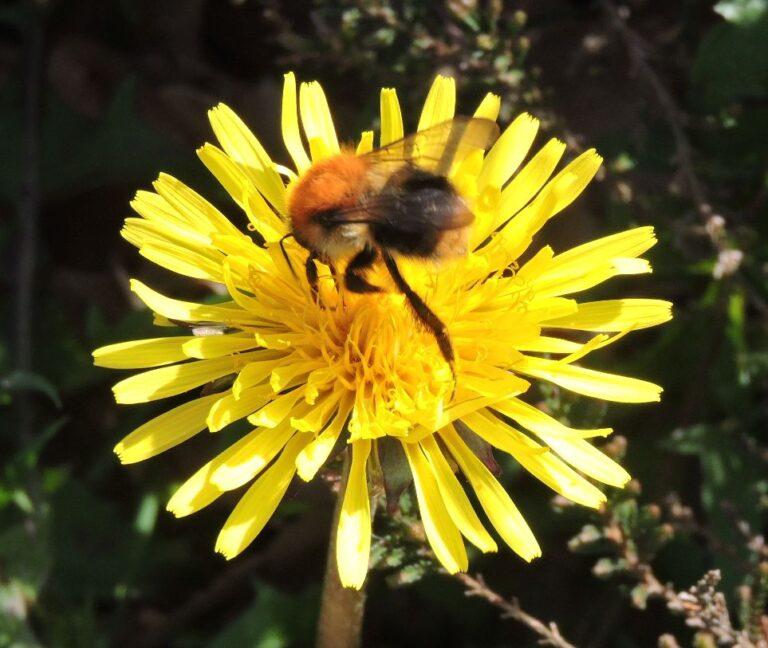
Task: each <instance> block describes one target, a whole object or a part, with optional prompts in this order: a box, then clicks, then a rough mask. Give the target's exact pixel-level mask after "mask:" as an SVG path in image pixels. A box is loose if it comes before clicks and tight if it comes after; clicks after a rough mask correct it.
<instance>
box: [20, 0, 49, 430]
mask: <svg viewBox="0 0 768 648" xmlns="http://www.w3.org/2000/svg"><path fill="white" fill-rule="evenodd" d="M30 4H31V5H32V7H31V15H30V19H29V24H28V26H27V36H26V46H25V50H26V51H25V77H26V84H25V91H24V92H25V94H24V139H23V147H24V148H23V161H22V169H23V171H22V186H21V194H20V196H19V202H18V208H17V212H16V217H17V220H18V224H17V226H18V237H19V238H18V241H19V242H18V264H17V270H16V283H17V291H16V305H15V320H16V330H15V336H14V337H15V342H16V344H15V346H16V358H15V359H16V368H17V369H18V370H19V371H23V372H29V371H32V369H33V356H32V349H33V341H32V322H33V319H34V287H35V286H34V283H35V266H36V257H37V237H38V233H37V222H38V220H39V217H40V202H41V198H40V195H41V186H40V122H41V120H42V103H43V79H44V74H43V70H44V65H45V56H44V35H45V6H44V5H40V4H38V3H36V2H32V3H30ZM18 412H19V427H18V429H19V434H20V436H21V438H22V439H29V438H30V437H31V436H32V434H33V429H32V426H33V411H32V404H31V402H30V399H29V396H28V395H27V394H26V393H24V392H23V391H22V392H21V393H20V394H19V397H18Z"/></svg>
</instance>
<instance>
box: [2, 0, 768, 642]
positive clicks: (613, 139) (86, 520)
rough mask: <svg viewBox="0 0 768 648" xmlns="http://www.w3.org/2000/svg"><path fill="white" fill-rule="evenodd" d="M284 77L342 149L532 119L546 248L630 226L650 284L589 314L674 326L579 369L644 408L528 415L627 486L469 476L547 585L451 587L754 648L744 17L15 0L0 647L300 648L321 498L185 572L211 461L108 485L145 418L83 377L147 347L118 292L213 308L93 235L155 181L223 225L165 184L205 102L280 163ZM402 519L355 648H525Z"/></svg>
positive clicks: (747, 32) (288, 506)
mask: <svg viewBox="0 0 768 648" xmlns="http://www.w3.org/2000/svg"><path fill="white" fill-rule="evenodd" d="M287 70H294V71H296V72H297V74H298V76H299V77H300V78H301V79H304V80H308V79H313V78H317V79H319V80H321V81H322V83H323V84H324V86H325V88H326V91H327V93H328V95H329V97H330V101H331V104H332V106H333V107H334V110H335V113H336V115H337V117H338V121H337V123H338V124H341V125H342V133H341V135H342V137H344V138H348V139H352V138H354V137H355V136H356V134H357V133H359V131H361V130H363V129H367V128H371V127H373V126H376V119H377V117H376V111H377V108H378V89H379V87H381V86H394V87H396V88H397V89H398V92H399V95H400V98H401V101H402V103H403V105H404V114H406V115H407V116H408V117H407V120H408V123H409V125H410V126H411V127H412V126H414V125H415V116H416V115H417V112H416V111H417V109H418V106H419V103H420V101H421V100H422V98H423V95H424V93H425V91H426V88H427V85H428V83H429V82H430V80H431V78H432V77H433V76H434V75H435V74H436V73H438V72H440V73H444V74H451V75H454V76H456V78H457V80H458V82H459V84H458V85H459V88H460V93H461V97H460V98H461V105H462V106H464V111H469V110H471V107H472V106H473V105H474V102H476V101H477V100H478V99H479V98H480V97H481V96H482V95H483V94H484V93H485V92H487V91H489V90H491V91H494V92H497V93H499V94H500V95H501V97H502V101H503V112H502V116H503V119H504V120H508V119H509V118H510V117H512V116H513V115H514V114H516V113H518V112H520V111H522V110H528V111H531V112H533V113H534V114H535V115H537V116H538V117H539V118H541V119H542V122H543V127H544V132H545V135H546V136H557V137H561V138H564V139H565V140H566V141H567V143H568V145H569V149H570V154H571V156H573V155H575V154H576V153H577V152H578V151H579V150H581V149H582V148H586V147H589V146H596V147H597V148H598V149H599V150H600V152H601V153H602V154H603V155H604V156H605V158H606V164H605V167H604V170H603V171H602V172H601V174H600V176H599V178H598V181H597V182H595V183H594V184H593V185H592V186H591V188H590V189H589V190H588V191H587V192H585V195H584V196H583V197H582V198H581V199H580V200H579V201H578V203H577V204H576V205H575V206H574V207H573V208H572V209H570V210H569V213H568V214H566V215H564V216H562V217H561V218H560V219H558V220H557V221H556V222H555V223H553V224H552V226H550V227H549V229H548V230H547V231H546V232H545V233H544V236H545V237H546V238H547V240H548V241H551V243H552V245H553V246H554V247H555V248H556V249H564V248H566V247H568V246H570V245H572V244H576V243H580V242H583V241H585V240H587V239H589V238H590V237H593V236H600V235H605V234H608V233H611V232H615V231H618V230H621V229H623V228H626V227H630V226H633V225H637V224H652V225H655V226H656V228H657V231H658V233H659V238H660V244H659V245H658V246H657V248H655V249H654V250H652V251H651V259H652V261H653V263H654V266H655V273H654V275H652V276H650V277H644V278H643V277H641V278H639V279H638V278H637V277H634V278H631V280H627V281H624V280H621V281H614V282H613V283H611V284H610V285H608V286H606V287H605V288H602V289H601V290H599V291H596V292H594V293H593V296H595V297H597V296H600V297H607V296H612V295H622V296H628V295H629V296H649V297H660V298H664V299H670V300H672V301H674V302H675V304H676V317H675V319H674V321H673V322H671V323H670V324H667V325H666V326H664V327H663V328H661V329H658V330H649V331H642V332H639V333H637V334H635V335H633V336H630V338H628V339H627V340H626V341H624V342H622V344H621V345H617V347H616V348H615V349H614V347H612V348H611V349H612V350H610V351H607V352H603V354H602V358H601V362H602V363H604V364H603V366H604V367H605V368H612V369H614V370H618V371H621V372H623V373H627V374H632V375H639V376H643V377H646V378H648V379H651V380H653V381H654V382H658V383H660V384H662V385H663V386H664V387H665V394H664V399H663V402H662V404H661V405H660V406H655V405H653V406H616V407H614V406H611V407H608V408H606V407H604V406H602V405H597V404H595V403H590V402H586V401H585V399H572V398H571V397H569V396H568V395H567V394H564V393H561V392H560V391H559V390H556V389H554V390H546V391H545V390H540V391H537V392H534V393H532V394H531V398H532V400H533V402H535V403H537V404H538V405H539V406H540V407H544V408H547V409H548V410H550V411H552V412H554V413H556V414H557V415H558V416H560V417H562V418H563V419H564V420H569V421H571V422H572V423H574V424H576V425H578V426H580V427H588V426H593V425H594V426H597V424H598V423H599V424H600V425H611V426H613V427H614V428H615V429H616V430H617V433H618V434H619V435H620V436H617V437H616V438H614V439H611V440H608V441H607V446H606V447H607V449H608V451H609V452H611V453H612V454H614V455H615V456H617V457H623V459H622V461H623V462H624V464H625V465H626V466H627V467H628V468H629V469H630V471H631V472H632V473H633V475H634V476H635V477H636V480H635V481H634V482H632V484H631V485H630V487H629V488H628V489H627V490H626V491H624V492H621V493H617V492H611V493H610V505H609V506H608V507H607V508H606V509H605V510H604V511H602V512H601V513H599V514H595V513H591V512H589V511H586V510H583V509H581V508H579V507H573V506H567V505H566V504H565V503H564V502H562V501H560V500H558V499H557V498H553V497H552V494H551V493H549V492H548V491H547V490H546V489H545V488H544V487H543V486H542V485H541V484H539V483H537V482H536V481H535V480H534V479H533V478H532V477H531V476H530V475H528V474H527V473H526V472H525V471H522V470H519V469H518V468H517V467H516V466H515V465H514V463H513V462H512V461H507V460H505V459H504V458H502V457H497V459H498V460H499V461H500V462H501V465H502V468H503V471H504V473H503V475H504V477H503V478H504V480H505V482H506V484H507V485H508V487H509V490H510V492H511V493H512V494H513V497H514V498H515V500H516V501H517V503H518V505H519V507H520V508H521V509H522V511H523V512H524V513H525V514H526V516H527V518H528V519H529V521H530V522H531V524H532V526H533V528H534V530H535V531H536V533H537V535H538V537H539V539H540V541H541V543H542V546H543V549H544V557H543V558H542V559H540V560H538V561H536V562H535V563H534V564H532V565H531V566H526V565H524V564H522V562H521V561H519V560H518V559H517V558H515V557H514V556H512V555H511V554H510V553H509V552H508V551H501V552H500V553H499V554H497V555H491V556H476V557H475V558H474V560H473V562H472V569H473V572H479V573H483V574H485V575H486V577H487V578H486V580H487V584H488V586H489V587H491V588H493V590H495V591H496V592H499V593H501V594H502V595H503V596H504V597H509V596H515V597H517V598H518V599H519V601H520V604H521V605H522V606H523V608H524V609H525V610H527V611H528V612H529V613H531V614H533V615H535V616H537V617H540V618H541V619H543V620H544V621H551V620H553V621H556V623H557V624H558V626H559V628H560V631H561V632H562V634H563V636H565V637H567V638H568V640H569V641H571V642H572V643H573V644H574V645H577V646H590V647H600V646H621V647H633V646H653V645H657V643H658V645H661V646H668V647H673V646H675V645H690V644H691V643H695V644H696V645H697V646H714V645H716V644H717V642H720V644H721V645H735V644H737V643H738V645H742V646H749V645H754V646H759V645H765V643H763V644H761V643H760V642H761V641H763V642H765V641H766V637H767V636H768V634H767V633H768V621H767V620H766V617H765V603H766V598H767V597H768V570H767V569H766V566H767V564H768V562H767V561H768V557H767V555H766V550H765V547H764V544H763V536H762V534H763V533H764V531H765V522H766V505H767V504H768V471H766V468H767V467H768V438H766V437H767V435H766V422H767V421H768V398H767V397H766V394H767V391H766V387H767V386H768V346H767V345H766V341H767V340H768V331H767V330H766V322H767V320H768V237H766V233H767V232H766V230H767V229H768V213H767V212H768V207H767V201H768V1H767V0H720V1H719V2H716V3H713V2H708V1H703V0H671V1H669V2H660V1H656V0H627V1H625V2H622V3H621V4H618V3H617V4H612V3H611V2H609V1H604V0H599V1H594V2H587V1H577V0H537V1H535V2H534V1H533V0H527V1H520V2H511V1H510V2H502V0H442V1H440V2H421V1H420V0H398V1H396V2H386V1H384V0H312V1H311V2H308V1H303V0H285V1H280V0H264V1H259V0H238V1H234V0H155V1H153V2H150V1H148V0H102V1H100V2H97V1H95V0H58V1H55V0H37V1H36V2H31V1H30V2H25V1H19V0H17V1H6V2H5V3H3V4H2V5H1V6H0V141H2V143H3V145H2V147H0V217H1V219H0V245H2V248H3V249H2V264H3V274H2V284H3V289H4V293H5V297H4V298H3V300H2V303H1V304H0V309H1V314H2V322H3V333H4V336H3V339H2V342H0V426H1V432H0V444H2V456H3V463H4V466H3V467H2V469H1V470H0V646H14V647H19V648H20V647H33V646H56V647H64V648H66V647H84V646H85V647H88V646H139V647H145V648H148V647H151V646H180V647H185V646H210V647H211V648H213V647H217V648H219V647H222V648H223V647H228V646H258V647H260V648H267V647H270V648H272V647H279V646H304V645H310V644H311V643H312V637H313V626H314V623H315V619H316V615H317V607H318V595H319V588H320V579H321V576H322V573H323V563H324V559H325V547H326V543H327V534H328V524H329V520H330V516H331V509H332V496H331V495H330V492H329V488H328V487H327V485H326V484H324V483H322V482H318V483H315V484H312V485H302V486H298V485H297V486H295V487H294V488H293V489H292V491H290V492H291V495H290V497H289V498H288V499H287V500H286V502H284V504H283V505H282V506H281V507H280V509H279V511H278V514H277V515H276V517H275V518H274V520H273V521H272V523H270V525H269V527H268V529H267V530H266V531H265V532H264V533H263V535H262V536H261V538H260V539H259V541H258V542H257V543H256V544H255V545H254V546H253V548H252V549H251V550H249V552H247V554H246V555H245V556H244V557H242V558H239V559H238V560H236V561H234V562H232V563H226V562H225V561H224V560H223V559H222V558H221V557H220V556H217V555H215V554H214V553H213V551H212V545H213V541H214V538H215V536H216V533H217V530H218V527H219V525H220V524H221V523H222V522H223V520H224V519H225V517H226V515H227V513H228V510H229V507H230V506H231V505H232V500H231V498H230V499H228V498H226V497H222V498H221V500H222V501H219V502H217V503H216V504H215V505H213V506H211V507H209V508H208V509H206V510H205V511H203V512H201V513H199V514H198V515H195V516H193V517H192V518H189V519H184V520H179V521H176V520H172V519H171V517H170V516H169V515H168V514H167V513H165V512H164V504H165V502H166V500H167V498H168V496H169V493H170V492H172V488H173V486H174V485H176V484H178V483H180V481H181V480H183V479H184V478H186V476H188V475H189V474H191V473H192V472H193V471H194V470H195V469H196V468H197V467H198V466H199V465H200V464H201V463H202V462H204V461H205V460H207V458H208V457H210V456H212V455H213V454H215V452H216V450H217V449H218V447H219V446H221V445H222V444H226V443H229V442H230V441H231V439H232V438H233V436H232V434H230V435H223V434H222V435H217V436H216V437H215V438H214V437H211V436H209V435H201V436H200V437H199V438H197V439H195V440H193V441H191V442H188V443H186V444H184V445H183V446H181V447H179V448H177V449H175V450H173V451H172V452H170V453H168V454H167V455H163V457H162V458H158V459H155V460H151V461H149V462H147V463H145V464H139V465H135V466H130V467H121V466H120V465H119V464H118V462H117V460H116V458H115V457H114V455H113V454H112V451H111V448H112V446H113V445H114V444H115V443H116V442H117V441H118V440H119V439H120V438H121V437H122V436H123V435H125V434H126V433H128V432H129V431H130V430H131V429H133V428H134V427H136V426H137V425H138V424H139V423H140V422H142V421H144V420H146V419H147V418H148V417H150V416H151V415H152V413H153V412H155V411H156V410H158V411H159V409H160V408H165V407H166V405H165V404H161V405H160V406H159V407H158V406H157V405H147V406H144V407H131V408H118V407H116V406H115V405H114V403H113V402H112V399H111V393H110V389H109V387H110V384H111V382H112V381H114V380H116V378H115V376H114V375H112V374H111V373H109V372H106V371H102V370H99V369H96V368H94V367H92V366H91V361H90V350H91V349H93V348H94V347H96V346H98V345H101V344H105V343H109V342H112V341H119V340H125V339H131V338H139V337H144V336H149V335H151V330H152V327H151V316H150V315H149V314H148V313H146V312H145V311H143V310H142V309H141V308H140V306H139V304H138V303H137V302H136V301H135V300H134V299H133V298H132V297H131V296H130V294H129V292H128V290H127V278H128V277H129V276H138V277H141V278H143V279H145V280H147V281H149V282H150V283H151V284H152V285H154V286H158V287H159V288H161V289H165V290H166V291H167V292H168V293H170V294H174V295H178V296H179V297H187V298H192V297H201V296H204V295H206V294H209V293H210V286H207V285H203V284H202V283H199V284H194V283H191V282H190V281H189V280H186V279H185V280H183V281H180V280H179V279H178V278H176V277H174V276H169V275H168V274H166V273H164V272H162V271H161V270H158V269H157V268H154V267H152V266H151V265H150V264H149V263H147V262H145V261H143V260H142V259H141V258H140V257H139V256H138V255H137V254H136V253H135V252H134V251H133V249H131V248H130V247H129V246H128V245H127V244H126V243H124V242H123V241H122V240H121V239H120V237H119V235H118V231H119V228H120V224H121V220H122V219H123V218H124V217H125V216H126V215H128V202H129V200H130V199H131V197H132V194H133V192H134V191H135V190H136V189H137V188H146V187H148V186H149V184H150V182H151V181H152V180H153V179H154V177H155V176H156V174H157V173H158V172H159V171H160V170H164V171H167V172H170V173H173V174H176V175H177V176H178V177H180V178H181V179H183V180H184V181H186V182H187V183H189V184H191V185H192V186H194V187H196V188H197V189H198V190H201V191H202V192H203V193H205V194H206V195H208V196H210V197H212V198H213V199H215V200H217V201H218V203H219V204H221V205H222V206H223V207H224V208H225V209H226V210H227V211H228V213H230V214H231V215H232V217H233V219H237V218H238V217H239V215H238V214H237V213H236V210H235V209H234V208H233V205H231V204H228V203H226V201H225V198H224V196H223V194H222V192H221V190H220V189H218V188H217V187H216V185H215V183H214V182H213V181H212V180H211V178H209V177H207V176H206V174H205V173H204V170H203V169H202V165H200V164H198V163H197V160H196V158H195V155H194V148H195V147H197V146H199V145H200V144H201V143H202V142H204V141H207V140H210V139H211V137H212V134H211V133H210V132H209V130H208V126H207V123H206V110H207V109H208V108H209V107H211V106H212V105H214V104H215V103H216V102H217V101H220V100H223V101H226V102H228V103H229V104H230V105H232V106H233V107H234V108H235V109H236V110H237V111H238V112H239V113H240V114H241V115H242V116H243V117H244V118H245V119H246V121H247V122H249V123H250V125H251V126H252V128H253V129H254V131H255V132H256V133H257V134H258V136H259V137H260V138H262V140H263V141H264V142H265V143H266V145H267V146H268V148H269V149H270V150H271V151H273V152H275V155H276V156H277V157H278V159H280V161H283V159H282V158H285V157H286V154H285V152H284V150H283V147H282V145H281V143H280V141H279V119H278V109H279V105H280V87H281V80H282V73H283V72H284V71H287ZM35 91H37V94H36V92H35ZM35 169H39V174H37V173H36V171H35ZM542 238H543V237H542ZM233 434H234V433H233ZM406 499H407V496H406ZM410 514H411V509H410V508H409V504H408V502H407V501H404V506H403V511H402V513H401V514H400V516H399V517H398V518H396V519H394V520H389V521H387V520H381V521H380V522H379V523H378V525H377V539H376V546H375V548H374V558H375V560H376V561H377V570H376V572H374V573H373V574H372V576H371V577H370V579H369V580H370V585H369V587H370V597H369V604H368V608H367V612H366V618H365V629H364V644H365V645H366V646H417V645H419V646H421V645H438V644H440V645H452V646H453V645H455V646H480V645H482V646H528V645H530V646H533V645H535V644H536V636H535V635H534V634H533V633H532V632H531V631H530V630H529V629H528V628H525V627H524V626H523V625H520V624H516V623H514V622H513V621H510V620H507V619H504V618H502V617H501V616H500V614H499V610H497V609H494V607H492V606H490V605H488V604H487V602H485V601H482V600H480V599H479V598H477V597H470V598H466V597H465V596H464V590H465V587H467V583H461V582H459V581H457V580H452V579H449V578H448V577H447V576H445V575H444V574H440V573H438V572H437V571H436V570H435V569H434V567H433V566H432V563H431V561H430V558H429V556H428V555H427V554H426V553H425V552H424V550H423V545H422V543H421V542H419V537H420V529H419V528H418V524H417V523H416V522H415V521H414V519H413V518H411V517H409V516H410ZM712 570H719V571H712ZM689 588H692V589H690V591H688V590H689ZM680 592H684V593H683V594H681V593H680ZM739 642H740V643H739Z"/></svg>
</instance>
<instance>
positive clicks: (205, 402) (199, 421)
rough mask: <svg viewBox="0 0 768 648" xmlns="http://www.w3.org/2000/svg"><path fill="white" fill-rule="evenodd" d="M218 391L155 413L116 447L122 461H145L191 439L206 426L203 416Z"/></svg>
mask: <svg viewBox="0 0 768 648" xmlns="http://www.w3.org/2000/svg"><path fill="white" fill-rule="evenodd" d="M219 398H221V395H220V394H213V395H211V396H204V397H203V398H198V399H196V400H193V401H190V402H189V403H184V404H182V405H179V406H178V407H174V408H173V409H172V410H169V411H167V412H164V413H162V414H160V416H156V417H155V418H153V419H152V420H150V421H147V422H146V423H144V425H142V426H140V427H138V428H136V429H135V430H134V431H133V432H131V433H130V434H129V435H128V436H126V437H125V438H124V439H123V440H122V441H120V443H118V444H117V445H116V446H115V453H116V454H117V456H118V457H120V461H121V462H122V463H124V464H131V463H136V462H137V461H144V460H145V459H149V458H150V457H154V456H155V455H158V454H160V453H161V452H165V451H166V450H168V449H170V448H173V447H174V446H177V445H179V444H180V443H183V442H184V441H186V440H187V439H191V438H192V437H193V436H195V435H196V434H197V433H198V432H201V431H202V430H204V429H205V426H206V422H205V420H206V417H207V416H208V411H209V410H210V409H211V406H212V405H213V404H214V403H215V402H216V401H217V400H218V399H219Z"/></svg>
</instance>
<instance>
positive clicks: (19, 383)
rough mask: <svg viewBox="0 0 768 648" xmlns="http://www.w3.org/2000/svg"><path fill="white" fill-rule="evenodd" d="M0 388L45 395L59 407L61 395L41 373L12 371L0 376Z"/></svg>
mask: <svg viewBox="0 0 768 648" xmlns="http://www.w3.org/2000/svg"><path fill="white" fill-rule="evenodd" d="M0 389H2V390H3V391H8V392H19V391H31V392H37V393H39V394H43V395H44V396H47V397H48V398H49V399H50V401H51V402H52V403H53V404H54V405H55V406H56V407H57V408H58V409H61V397H60V396H59V392H58V391H57V390H56V388H55V387H54V386H53V385H52V384H51V383H50V382H49V381H48V380H46V379H45V378H43V377H42V376H41V375H39V374H36V373H33V372H31V371H20V370H18V369H17V370H16V371H12V372H11V373H9V374H7V375H5V376H3V377H2V378H0Z"/></svg>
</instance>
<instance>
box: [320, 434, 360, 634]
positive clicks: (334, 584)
mask: <svg viewBox="0 0 768 648" xmlns="http://www.w3.org/2000/svg"><path fill="white" fill-rule="evenodd" d="M350 452H351V448H348V449H347V450H345V451H344V466H343V468H342V471H341V482H340V483H339V492H338V495H337V496H336V507H335V509H334V512H333V522H332V524H331V537H330V542H329V543H328V556H327V558H326V564H325V577H324V578H323V592H322V595H321V600H320V619H319V621H318V624H317V644H316V645H317V648H358V647H359V646H360V641H361V634H362V629H363V612H364V611H365V585H363V587H362V588H361V589H360V590H355V589H351V588H347V587H344V586H343V585H342V584H341V581H340V580H339V570H338V568H337V566H336V529H337V528H338V525H339V516H340V515H341V506H342V502H343V501H344V491H345V490H346V487H347V478H348V477H349V468H350V464H351V457H350Z"/></svg>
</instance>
